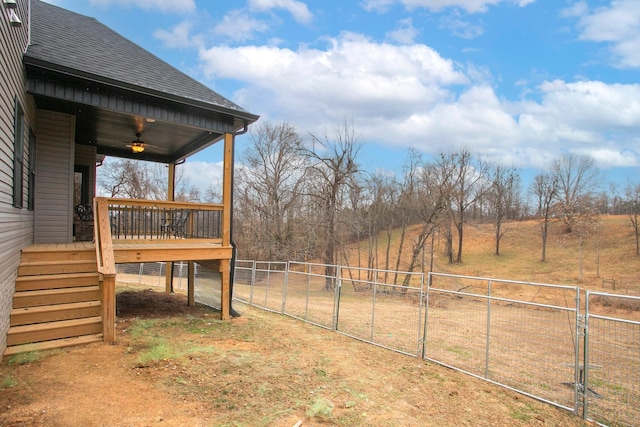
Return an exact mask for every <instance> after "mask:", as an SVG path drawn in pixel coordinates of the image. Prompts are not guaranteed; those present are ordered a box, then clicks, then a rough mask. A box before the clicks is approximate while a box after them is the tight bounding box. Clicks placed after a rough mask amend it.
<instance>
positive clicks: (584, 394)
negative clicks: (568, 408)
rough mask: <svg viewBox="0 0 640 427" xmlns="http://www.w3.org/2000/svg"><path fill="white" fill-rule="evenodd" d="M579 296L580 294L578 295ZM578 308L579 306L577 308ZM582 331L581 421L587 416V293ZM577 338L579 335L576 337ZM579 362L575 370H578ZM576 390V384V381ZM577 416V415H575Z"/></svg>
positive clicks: (587, 294) (587, 293)
mask: <svg viewBox="0 0 640 427" xmlns="http://www.w3.org/2000/svg"><path fill="white" fill-rule="evenodd" d="M578 295H580V293H578ZM578 307H579V306H578ZM581 325H582V327H583V330H582V336H583V337H584V343H583V345H584V352H583V357H584V359H583V362H584V363H583V371H582V373H583V378H582V419H584V420H586V419H588V416H589V412H588V411H589V291H587V292H586V297H585V303H584V316H583V322H582V323H581ZM578 336H579V335H578ZM579 362H580V360H579V359H578V364H576V368H579V364H580V363H579ZM577 376H578V370H577V369H576V377H577ZM575 388H576V390H577V389H578V382H577V381H576V387H575ZM576 415H577V414H576Z"/></svg>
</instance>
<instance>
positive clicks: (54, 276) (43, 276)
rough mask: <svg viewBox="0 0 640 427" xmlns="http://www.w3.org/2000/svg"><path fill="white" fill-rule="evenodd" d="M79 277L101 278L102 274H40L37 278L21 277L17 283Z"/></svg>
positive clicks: (17, 279)
mask: <svg viewBox="0 0 640 427" xmlns="http://www.w3.org/2000/svg"><path fill="white" fill-rule="evenodd" d="M79 277H86V278H93V277H100V273H98V272H95V273H66V274H64V273H63V274H40V275H36V276H19V277H18V278H16V282H29V281H41V280H57V279H73V278H79Z"/></svg>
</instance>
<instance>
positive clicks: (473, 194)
mask: <svg viewBox="0 0 640 427" xmlns="http://www.w3.org/2000/svg"><path fill="white" fill-rule="evenodd" d="M439 167H440V169H441V170H442V171H447V172H446V174H448V175H449V174H450V176H451V181H450V182H451V185H450V191H448V192H447V193H448V194H449V196H450V207H451V208H450V212H451V218H452V221H453V224H454V225H455V227H456V230H457V232H458V254H457V256H456V262H458V263H460V262H462V245H463V234H464V224H465V220H466V217H465V214H466V212H467V210H468V209H469V207H471V206H473V205H474V204H475V203H476V201H478V200H479V199H480V198H481V197H482V196H483V194H484V193H485V191H486V173H487V164H486V163H484V162H482V161H480V160H478V159H475V158H474V157H473V156H472V155H471V152H470V151H469V150H467V149H463V150H461V151H459V152H456V153H452V154H441V155H440V159H439Z"/></svg>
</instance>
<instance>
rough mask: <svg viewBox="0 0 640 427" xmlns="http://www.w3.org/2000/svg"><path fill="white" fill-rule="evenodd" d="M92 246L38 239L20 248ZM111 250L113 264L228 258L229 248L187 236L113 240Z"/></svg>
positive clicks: (48, 249)
mask: <svg viewBox="0 0 640 427" xmlns="http://www.w3.org/2000/svg"><path fill="white" fill-rule="evenodd" d="M87 249H92V250H95V245H94V243H93V242H73V243H42V244H35V245H31V246H29V247H27V248H25V249H23V252H60V251H67V252H74V251H78V250H87ZM113 252H114V258H115V262H116V263H117V264H125V263H138V262H162V261H201V260H220V259H231V255H232V248H231V247H224V246H222V245H220V243H217V242H208V241H201V240H197V239H191V240H186V239H185V240H166V241H162V240H135V239H134V240H114V241H113Z"/></svg>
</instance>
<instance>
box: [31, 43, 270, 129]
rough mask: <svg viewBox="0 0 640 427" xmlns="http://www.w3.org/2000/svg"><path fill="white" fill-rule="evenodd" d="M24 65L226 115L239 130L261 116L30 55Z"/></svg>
mask: <svg viewBox="0 0 640 427" xmlns="http://www.w3.org/2000/svg"><path fill="white" fill-rule="evenodd" d="M23 63H24V65H25V67H33V68H37V69H40V70H42V71H45V72H51V73H57V74H61V75H64V76H66V77H68V78H73V79H78V80H87V81H91V82H93V83H97V84H104V85H108V86H111V87H114V88H118V89H121V90H126V91H130V92H135V93H138V94H141V95H146V96H152V97H155V98H159V99H162V100H167V101H171V102H177V103H180V104H183V105H187V106H190V107H195V108H199V109H204V110H208V111H212V112H216V113H222V114H226V115H229V116H232V117H233V118H234V119H238V120H239V121H240V122H241V123H242V124H240V125H238V129H240V128H242V127H244V126H246V125H249V124H251V123H253V122H255V121H256V120H258V119H259V118H260V116H258V115H255V114H251V113H249V112H247V111H244V110H238V109H234V108H227V107H224V106H221V105H217V104H213V103H210V102H204V101H200V100H197V99H193V98H185V97H182V96H179V95H174V94H171V93H167V92H162V91H158V90H154V89H151V88H147V87H144V86H139V85H134V84H130V83H127V82H123V81H119V80H114V79H109V78H106V77H103V76H99V75H96V74H92V73H87V72H84V71H81V70H77V69H73V68H69V67H64V66H61V65H59V64H55V63H52V62H49V61H45V60H42V59H38V58H34V57H32V56H29V55H28V53H26V54H25V55H24V56H23Z"/></svg>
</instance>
